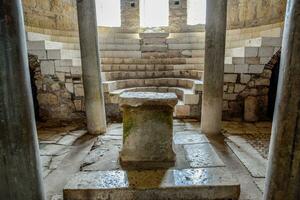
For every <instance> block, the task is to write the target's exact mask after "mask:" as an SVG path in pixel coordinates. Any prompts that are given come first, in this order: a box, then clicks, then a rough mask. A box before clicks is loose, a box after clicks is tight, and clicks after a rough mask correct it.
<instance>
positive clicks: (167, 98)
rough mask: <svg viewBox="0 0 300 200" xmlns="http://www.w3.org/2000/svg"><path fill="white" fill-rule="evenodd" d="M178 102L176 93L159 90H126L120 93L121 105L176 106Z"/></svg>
mask: <svg viewBox="0 0 300 200" xmlns="http://www.w3.org/2000/svg"><path fill="white" fill-rule="evenodd" d="M177 102H178V98H177V96H176V94H175V93H158V92H124V93H123V94H121V95H120V102H119V104H120V106H131V107H138V106H142V105H154V106H155V105H157V106H170V107H174V106H175V105H176V104H177Z"/></svg>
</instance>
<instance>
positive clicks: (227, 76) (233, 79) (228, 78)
mask: <svg viewBox="0 0 300 200" xmlns="http://www.w3.org/2000/svg"><path fill="white" fill-rule="evenodd" d="M236 80H237V74H224V82H225V83H226V82H227V83H235V82H236Z"/></svg>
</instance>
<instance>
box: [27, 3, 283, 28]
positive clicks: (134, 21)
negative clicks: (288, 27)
mask: <svg viewBox="0 0 300 200" xmlns="http://www.w3.org/2000/svg"><path fill="white" fill-rule="evenodd" d="M121 1H122V2H121V17H122V27H121V28H119V29H115V30H116V31H118V32H138V31H139V1H138V0H121ZM169 2H170V20H169V23H170V27H169V31H170V32H191V31H199V30H201V27H199V26H187V25H186V21H187V20H186V19H187V17H186V15H187V0H170V1H169ZM178 2H179V3H178ZM23 7H24V14H25V24H26V25H27V26H30V27H39V28H45V29H58V30H77V15H76V1H75V0H23ZM285 7H286V0H260V1H257V0H228V23H227V26H228V29H236V28H243V27H253V26H260V25H266V24H273V23H277V22H281V21H283V19H284V13H285Z"/></svg>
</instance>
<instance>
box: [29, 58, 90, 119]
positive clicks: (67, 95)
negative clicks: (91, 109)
mask: <svg viewBox="0 0 300 200" xmlns="http://www.w3.org/2000/svg"><path fill="white" fill-rule="evenodd" d="M29 66H30V68H31V70H33V71H34V77H32V78H33V79H34V82H35V86H36V88H37V91H36V92H37V100H38V108H39V112H38V113H39V116H38V118H39V119H40V120H42V121H44V120H48V119H56V120H59V119H61V120H72V119H76V118H82V117H83V116H84V115H83V113H82V112H78V111H84V107H80V108H79V106H78V105H77V103H76V99H74V94H73V93H72V92H70V91H69V90H68V89H67V83H65V82H64V81H63V80H61V78H60V73H59V72H58V73H56V74H54V73H48V72H45V71H43V70H41V64H40V61H39V60H38V57H37V56H34V55H29Z"/></svg>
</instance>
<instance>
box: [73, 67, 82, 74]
mask: <svg viewBox="0 0 300 200" xmlns="http://www.w3.org/2000/svg"><path fill="white" fill-rule="evenodd" d="M71 74H74V75H82V69H81V67H71Z"/></svg>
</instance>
